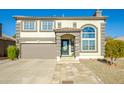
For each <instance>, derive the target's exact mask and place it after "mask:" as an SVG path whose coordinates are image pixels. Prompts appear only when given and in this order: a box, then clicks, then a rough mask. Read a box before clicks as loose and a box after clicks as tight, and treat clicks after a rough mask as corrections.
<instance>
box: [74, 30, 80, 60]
mask: <svg viewBox="0 0 124 93" xmlns="http://www.w3.org/2000/svg"><path fill="white" fill-rule="evenodd" d="M79 53H80V33H79V32H78V33H77V34H76V36H75V57H76V58H77V57H78V56H79Z"/></svg>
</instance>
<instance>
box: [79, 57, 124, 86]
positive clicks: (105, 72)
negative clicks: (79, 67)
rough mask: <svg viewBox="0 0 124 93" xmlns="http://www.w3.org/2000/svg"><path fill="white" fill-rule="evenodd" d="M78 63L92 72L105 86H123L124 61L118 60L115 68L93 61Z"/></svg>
mask: <svg viewBox="0 0 124 93" xmlns="http://www.w3.org/2000/svg"><path fill="white" fill-rule="evenodd" d="M80 62H81V64H84V65H85V66H86V67H88V68H89V69H90V70H91V71H92V72H94V73H95V74H96V75H97V76H98V77H99V78H100V79H101V80H102V81H103V82H104V83H105V84H124V59H120V60H118V62H117V66H110V65H108V64H106V63H103V62H100V61H95V60H87V61H86V60H85V61H84V60H82V61H80Z"/></svg>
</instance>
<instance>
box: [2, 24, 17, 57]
mask: <svg viewBox="0 0 124 93" xmlns="http://www.w3.org/2000/svg"><path fill="white" fill-rule="evenodd" d="M15 41H16V40H15V39H14V38H12V37H9V36H6V35H4V34H2V24H0V57H6V56H7V47H8V46H10V45H15Z"/></svg>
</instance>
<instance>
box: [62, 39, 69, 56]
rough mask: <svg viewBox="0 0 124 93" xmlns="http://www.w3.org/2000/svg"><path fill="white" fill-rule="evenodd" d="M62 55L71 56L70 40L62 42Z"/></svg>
mask: <svg viewBox="0 0 124 93" xmlns="http://www.w3.org/2000/svg"><path fill="white" fill-rule="evenodd" d="M61 54H62V55H69V40H62V42H61Z"/></svg>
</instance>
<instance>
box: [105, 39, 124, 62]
mask: <svg viewBox="0 0 124 93" xmlns="http://www.w3.org/2000/svg"><path fill="white" fill-rule="evenodd" d="M105 56H106V57H109V58H110V63H111V64H113V63H115V61H116V60H117V59H119V58H121V57H124V42H123V41H120V40H114V39H111V40H108V41H107V42H106V45H105Z"/></svg>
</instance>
